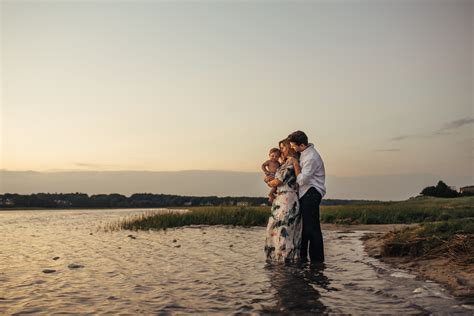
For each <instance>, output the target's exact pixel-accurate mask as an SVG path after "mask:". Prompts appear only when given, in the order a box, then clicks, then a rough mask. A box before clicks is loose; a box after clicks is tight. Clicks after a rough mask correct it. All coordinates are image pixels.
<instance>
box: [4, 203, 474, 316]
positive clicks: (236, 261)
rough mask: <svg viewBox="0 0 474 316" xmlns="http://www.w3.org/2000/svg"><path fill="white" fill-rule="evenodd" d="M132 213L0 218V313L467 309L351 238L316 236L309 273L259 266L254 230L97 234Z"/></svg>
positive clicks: (260, 233) (261, 234) (261, 233)
mask: <svg viewBox="0 0 474 316" xmlns="http://www.w3.org/2000/svg"><path fill="white" fill-rule="evenodd" d="M140 212H141V211H137V210H107V211H104V210H101V211H99V210H89V211H87V210H81V211H74V210H71V211H29V212H2V213H0V239H1V240H2V244H1V245H0V287H1V291H0V314H15V313H48V312H51V311H56V312H61V313H91V314H93V313H129V314H136V313H146V314H150V313H162V312H165V313H166V312H184V313H191V312H196V313H213V312H218V313H249V312H269V313H275V312H276V313H279V312H284V311H291V312H295V313H297V312H302V313H360V314H363V313H366V312H370V313H392V314H420V313H421V314H424V313H431V312H437V313H455V312H460V313H463V312H464V313H465V312H466V311H467V312H471V311H472V309H471V308H472V305H470V304H466V303H465V302H460V301H457V300H455V299H454V298H452V297H451V296H449V295H447V294H446V292H445V291H443V289H442V288H441V287H440V286H439V285H437V284H436V283H426V282H423V281H421V280H417V279H416V278H414V277H413V276H412V275H410V274H408V273H407V272H406V271H402V270H397V269H391V268H390V267H388V266H386V265H384V264H383V263H381V262H379V261H377V260H375V259H373V258H370V257H368V256H367V255H366V254H365V252H364V251H363V247H362V242H361V241H360V240H359V238H360V237H361V236H362V235H363V233H364V232H360V231H350V232H349V231H344V232H333V231H325V232H324V238H325V241H326V249H325V251H326V258H327V262H326V264H325V265H319V266H311V265H289V266H282V265H272V264H267V263H265V258H264V253H263V244H264V239H265V228H260V227H258V228H228V227H219V226H215V227H197V228H196V227H195V228H180V229H170V230H167V231H160V232H154V231H140V232H133V233H131V232H129V231H117V232H103V231H97V227H98V226H100V225H103V224H105V223H108V222H112V221H115V220H117V219H119V218H121V217H124V216H127V215H131V214H137V213H140ZM91 232H93V233H92V234H91ZM129 236H133V237H134V238H132V237H129ZM178 245H179V246H180V247H176V246H178ZM53 258H57V259H56V260H53ZM71 264H74V265H77V266H80V267H76V268H69V267H68V265H71ZM45 269H53V270H56V272H54V273H50V274H45V273H43V272H42V271H43V270H45ZM111 302H113V304H111Z"/></svg>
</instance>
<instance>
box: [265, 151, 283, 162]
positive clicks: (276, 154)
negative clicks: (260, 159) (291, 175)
mask: <svg viewBox="0 0 474 316" xmlns="http://www.w3.org/2000/svg"><path fill="white" fill-rule="evenodd" d="M280 155H281V152H280V149H278V148H272V149H270V152H269V153H268V156H269V157H270V160H271V161H278V158H280Z"/></svg>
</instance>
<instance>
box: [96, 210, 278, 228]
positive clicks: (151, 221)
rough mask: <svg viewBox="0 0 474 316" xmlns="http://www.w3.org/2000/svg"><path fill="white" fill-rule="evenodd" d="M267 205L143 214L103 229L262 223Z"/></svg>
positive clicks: (258, 224)
mask: <svg viewBox="0 0 474 316" xmlns="http://www.w3.org/2000/svg"><path fill="white" fill-rule="evenodd" d="M269 215H270V211H269V208H268V207H199V208H192V209H190V210H189V211H186V212H183V211H180V212H176V211H173V210H170V212H167V213H144V214H140V215H135V216H131V217H127V218H124V219H121V220H119V221H118V222H115V223H112V224H111V225H109V226H108V227H103V230H109V231H110V230H118V229H129V230H161V229H167V228H173V227H183V226H190V225H232V226H244V227H251V226H265V225H266V224H267V221H268V216H269Z"/></svg>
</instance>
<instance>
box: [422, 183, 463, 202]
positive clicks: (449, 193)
mask: <svg viewBox="0 0 474 316" xmlns="http://www.w3.org/2000/svg"><path fill="white" fill-rule="evenodd" d="M421 194H423V195H425V196H435V197H444V198H453V197H458V196H459V193H458V192H457V191H456V190H453V189H451V188H450V187H449V186H448V185H447V184H446V183H444V182H443V181H439V182H438V184H437V185H436V186H435V187H426V188H424V189H423V191H421Z"/></svg>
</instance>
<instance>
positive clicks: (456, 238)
mask: <svg viewBox="0 0 474 316" xmlns="http://www.w3.org/2000/svg"><path fill="white" fill-rule="evenodd" d="M384 239H385V242H384V244H383V249H382V253H383V255H385V256H399V257H403V256H411V257H422V258H432V257H439V256H444V257H449V258H451V259H453V260H457V261H464V262H465V263H474V218H463V219H451V220H448V221H442V222H434V223H423V224H421V225H420V226H419V227H407V228H404V229H402V230H399V231H394V232H390V233H388V234H387V235H386V236H385V237H384Z"/></svg>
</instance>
